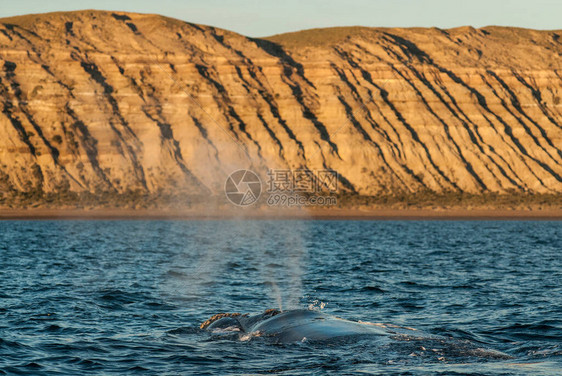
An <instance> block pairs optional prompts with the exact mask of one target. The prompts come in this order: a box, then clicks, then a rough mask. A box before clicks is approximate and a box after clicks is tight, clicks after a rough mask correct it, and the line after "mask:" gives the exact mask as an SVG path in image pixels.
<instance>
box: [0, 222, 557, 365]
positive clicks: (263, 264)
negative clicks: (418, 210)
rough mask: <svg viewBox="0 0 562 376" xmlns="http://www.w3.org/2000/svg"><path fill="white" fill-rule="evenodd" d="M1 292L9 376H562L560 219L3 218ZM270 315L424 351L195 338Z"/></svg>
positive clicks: (0, 336) (0, 333)
mask: <svg viewBox="0 0 562 376" xmlns="http://www.w3.org/2000/svg"><path fill="white" fill-rule="evenodd" d="M0 282H1V289H0V374H32V375H43V374H45V375H78V374H81V375H99V374H119V375H127V374H131V375H133V374H147V375H150V374H154V375H178V374H181V375H227V374H228V375H265V374H267V375H271V374H275V375H316V374H341V375H355V374H362V375H364V374H374V375H393V374H396V375H435V374H440V375H465V374H470V375H560V374H562V287H561V286H562V222H556V221H551V222H549V221H441V220H440V221H367V220H365V221H338V220H332V221H317V220H278V221H266V220H259V221H258V220H241V221H235V220H224V221H195V220H193V221H143V220H131V221H123V220H115V221H111V220H108V221H105V220H104V221H102V220H93V221H87V220H84V221H81V220H76V221H74V220H63V221H1V222H0ZM269 308H276V309H279V310H291V309H296V308H300V309H310V310H318V311H321V312H323V313H327V314H330V315H334V316H337V317H340V318H343V319H347V320H352V321H366V322H371V323H385V324H392V325H397V326H405V327H409V328H415V329H417V330H418V331H419V332H420V333H424V337H423V338H405V337H401V336H391V337H389V338H386V339H385V340H384V341H380V340H378V339H376V338H370V337H365V338H363V337H362V338H354V339H347V340H346V339H338V340H333V341H327V342H314V341H298V342H296V343H276V342H275V341H271V340H270V339H268V338H265V337H261V336H242V335H228V336H221V335H213V334H212V333H209V332H208V331H205V330H201V329H199V325H200V324H201V323H202V322H203V321H205V320H206V319H208V318H209V317H210V316H212V315H214V314H216V313H223V312H239V313H260V312H263V311H264V310H266V309H269ZM475 348H478V349H486V350H491V351H497V352H501V354H504V355H505V356H501V357H490V356H483V355H481V354H480V353H479V352H477V351H476V352H475V351H469V350H468V349H475Z"/></svg>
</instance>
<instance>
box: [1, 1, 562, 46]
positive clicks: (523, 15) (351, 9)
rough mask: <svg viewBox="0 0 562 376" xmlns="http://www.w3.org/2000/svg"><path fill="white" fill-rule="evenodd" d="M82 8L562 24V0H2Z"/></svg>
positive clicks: (251, 18) (183, 14)
mask: <svg viewBox="0 0 562 376" xmlns="http://www.w3.org/2000/svg"><path fill="white" fill-rule="evenodd" d="M78 9H105V10H123V11H130V12H139V13H158V14H162V15H165V16H169V17H174V18H178V19H181V20H184V21H189V22H195V23H200V24H205V25H212V26H217V27H220V28H224V29H228V30H232V31H235V32H238V33H241V34H244V35H247V36H252V37H260V36H268V35H273V34H278V33H284V32H289V31H296V30H302V29H311V28H316V27H330V26H354V25H361V26H386V27H410V26H424V27H431V26H436V27H440V28H450V27H456V26H464V25H471V26H474V27H482V26H488V25H502V26H519V27H526V28H533V29H562V0H532V1H531V0H339V1H336V0H152V1H150V0H123V1H115V0H74V1H68V0H14V1H9V0H0V17H8V16H14V15H21V14H28V13H44V12H53V11H66V10H78Z"/></svg>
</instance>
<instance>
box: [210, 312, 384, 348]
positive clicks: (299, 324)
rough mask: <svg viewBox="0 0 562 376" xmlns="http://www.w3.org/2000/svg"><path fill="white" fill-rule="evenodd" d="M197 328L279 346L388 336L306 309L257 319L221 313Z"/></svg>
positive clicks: (375, 328)
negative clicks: (248, 336)
mask: <svg viewBox="0 0 562 376" xmlns="http://www.w3.org/2000/svg"><path fill="white" fill-rule="evenodd" d="M200 328H201V329H206V330H209V331H211V332H214V333H226V332H232V331H238V332H242V333H252V334H254V335H256V336H261V337H266V338H270V339H274V340H275V342H280V343H287V342H298V341H328V340H331V339H335V338H344V337H354V336H363V335H374V336H376V335H378V336H382V335H387V334H388V332H387V330H386V329H385V328H383V327H381V326H377V325H370V324H366V323H359V322H354V321H350V320H345V319H340V318H338V317H335V316H332V315H328V314H325V313H322V312H320V311H314V310H308V309H298V310H290V311H284V312H280V311H278V310H275V309H271V310H267V311H265V312H264V313H261V314H258V315H248V314H244V315H243V314H238V313H223V314H218V315H215V316H213V317H211V318H210V319H209V320H207V321H205V322H204V323H203V324H201V326H200Z"/></svg>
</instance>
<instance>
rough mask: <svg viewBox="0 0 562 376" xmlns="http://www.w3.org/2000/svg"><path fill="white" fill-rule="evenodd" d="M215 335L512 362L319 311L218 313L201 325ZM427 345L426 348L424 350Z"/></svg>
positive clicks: (474, 347) (464, 345)
mask: <svg viewBox="0 0 562 376" xmlns="http://www.w3.org/2000/svg"><path fill="white" fill-rule="evenodd" d="M200 329H203V330H205V331H208V332H210V333H211V334H213V335H217V336H225V335H228V336H230V335H233V334H234V336H235V337H236V338H238V339H241V340H247V339H248V338H254V337H260V338H264V339H266V340H268V341H271V342H273V343H278V344H289V343H297V342H307V343H327V342H332V343H333V342H336V341H345V340H356V339H360V338H362V339H366V340H368V341H370V342H373V343H377V344H379V345H382V344H388V343H389V342H392V341H394V342H395V343H396V342H408V343H411V344H415V346H418V347H419V348H423V349H425V347H429V346H433V347H435V346H437V345H438V346H439V347H440V348H441V349H443V352H444V353H448V354H449V355H450V354H453V353H454V354H456V355H462V356H474V357H478V358H488V359H490V358H494V359H511V358H512V357H511V356H509V355H507V354H505V353H502V352H500V351H496V350H492V349H487V348H483V347H481V346H479V345H478V344H474V343H470V342H468V341H460V340H456V339H454V338H447V337H443V336H439V335H434V334H430V333H425V332H423V331H420V330H417V329H415V328H410V327H405V326H398V325H393V324H385V323H372V322H368V321H351V320H346V319H342V318H339V317H336V316H333V315H330V314H327V313H324V312H321V311H318V310H310V309H295V310H288V311H279V310H276V309H268V310H266V311H265V312H263V313H260V314H255V315H250V314H241V313H219V314H216V315H214V316H212V317H211V318H209V319H208V320H206V321H205V322H203V323H202V324H201V325H200ZM424 346H425V347H424Z"/></svg>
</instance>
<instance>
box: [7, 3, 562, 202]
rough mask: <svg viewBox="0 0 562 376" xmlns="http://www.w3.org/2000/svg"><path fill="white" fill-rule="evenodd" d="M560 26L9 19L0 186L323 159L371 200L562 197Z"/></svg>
mask: <svg viewBox="0 0 562 376" xmlns="http://www.w3.org/2000/svg"><path fill="white" fill-rule="evenodd" d="M560 34H562V32H547V31H533V30H522V29H512V28H496V27H489V28H484V29H480V30H476V29H473V28H458V29H451V30H439V29H370V28H335V29H325V30H310V31H304V32H299V33H292V34H284V35H279V36H274V37H270V38H267V39H261V40H259V39H250V38H246V37H244V36H241V35H238V34H235V33H232V32H228V31H225V30H220V29H216V28H212V27H206V26H200V25H194V24H189V23H185V22H180V21H177V20H172V19H168V18H164V17H161V16H155V15H141V14H125V13H111V12H98V11H82V12H73V13H57V14H47V15H38V16H25V17H16V18H11V19H2V20H0V70H1V71H0V79H1V81H0V92H1V96H0V100H1V103H0V107H1V108H2V113H1V114H0V191H4V192H7V191H12V192H14V191H41V192H60V191H65V190H70V191H76V192H81V191H89V192H93V193H95V192H127V191H140V192H147V193H150V194H155V195H158V194H173V193H195V194H199V193H206V192H215V193H217V192H221V191H222V187H223V185H224V181H225V178H226V176H227V175H228V174H229V173H231V172H232V171H234V170H236V169H240V168H252V169H254V170H256V171H261V172H263V171H265V170H266V169H267V168H287V169H289V168H290V169H296V168H308V169H311V170H320V169H334V170H336V171H337V172H338V173H339V175H340V179H341V180H340V189H343V190H347V191H351V192H357V193H359V194H362V195H391V194H396V193H412V192H413V193H415V192H422V191H433V192H438V193H440V192H449V191H455V192H470V193H485V192H512V191H516V192H534V193H560V192H562V163H561V162H562V103H561V100H560V98H562V76H561V74H562V72H561V68H562V64H561V62H562V60H561V58H562V41H561V40H560Z"/></svg>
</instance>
